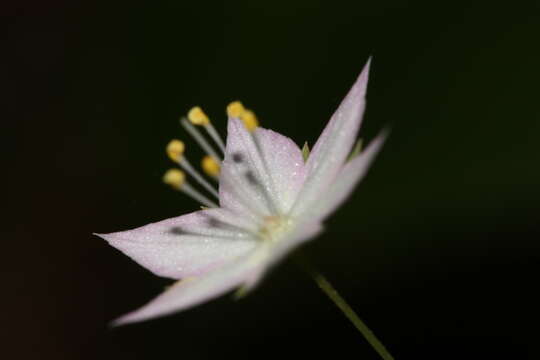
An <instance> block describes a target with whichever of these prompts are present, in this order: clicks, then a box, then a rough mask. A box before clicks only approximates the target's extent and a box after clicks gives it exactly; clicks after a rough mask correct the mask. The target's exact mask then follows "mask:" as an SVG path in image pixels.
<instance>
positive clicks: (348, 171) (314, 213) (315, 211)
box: [307, 131, 388, 221]
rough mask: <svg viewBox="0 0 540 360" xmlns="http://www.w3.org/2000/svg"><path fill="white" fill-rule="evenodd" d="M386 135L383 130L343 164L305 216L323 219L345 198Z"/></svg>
mask: <svg viewBox="0 0 540 360" xmlns="http://www.w3.org/2000/svg"><path fill="white" fill-rule="evenodd" d="M387 135H388V132H387V131H383V132H382V133H381V134H379V135H378V136H377V137H376V138H375V139H374V140H373V141H372V142H371V143H370V144H369V146H368V147H367V148H366V149H365V150H364V151H362V152H361V153H360V154H359V155H358V156H356V157H355V158H354V159H352V160H350V161H349V162H348V163H347V164H345V166H344V167H343V169H342V170H341V171H340V172H339V173H338V175H337V176H336V179H335V181H334V182H333V183H332V185H331V186H330V187H329V189H328V192H326V193H324V194H323V195H322V196H321V198H320V199H319V201H318V202H317V204H316V205H315V206H314V207H313V208H310V209H309V210H308V213H307V216H308V217H309V218H311V219H318V220H319V221H323V220H324V218H326V217H327V216H328V215H330V214H331V213H332V212H333V211H334V210H335V209H336V208H338V207H339V206H340V205H341V204H342V203H343V202H344V201H345V200H346V199H347V197H348V196H349V194H350V193H351V192H352V191H353V190H354V188H355V186H356V185H357V184H358V182H360V180H362V178H363V177H364V175H366V173H367V171H368V170H369V167H370V165H371V163H372V162H373V160H374V159H375V157H376V156H377V154H378V153H379V151H380V150H381V147H382V146H383V144H384V141H385V140H386V137H387Z"/></svg>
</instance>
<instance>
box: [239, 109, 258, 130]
mask: <svg viewBox="0 0 540 360" xmlns="http://www.w3.org/2000/svg"><path fill="white" fill-rule="evenodd" d="M240 120H242V122H243V123H244V125H245V127H246V129H248V131H253V130H255V129H256V128H257V126H259V120H257V117H256V116H255V113H254V112H253V111H251V110H245V111H244V112H243V113H242V115H240Z"/></svg>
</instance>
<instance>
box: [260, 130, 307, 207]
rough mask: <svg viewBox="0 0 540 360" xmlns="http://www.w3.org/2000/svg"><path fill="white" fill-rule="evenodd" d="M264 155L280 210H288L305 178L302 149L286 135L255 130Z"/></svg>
mask: <svg viewBox="0 0 540 360" xmlns="http://www.w3.org/2000/svg"><path fill="white" fill-rule="evenodd" d="M255 136H256V137H257V141H258V142H259V144H260V147H261V150H262V156H263V158H264V160H265V162H266V165H267V166H268V171H269V173H270V177H271V180H272V185H273V188H274V191H275V194H274V196H275V197H276V198H277V200H278V202H279V204H280V210H281V211H282V212H287V211H288V210H289V209H290V208H291V206H292V205H293V203H294V201H295V199H296V196H297V195H298V193H299V191H300V189H301V188H302V185H303V184H304V179H305V175H306V172H305V166H304V158H303V156H302V150H300V148H299V147H298V145H296V144H295V143H294V141H292V140H291V139H289V138H288V137H286V136H283V135H281V134H278V133H277V132H275V131H272V130H267V129H263V128H257V129H256V130H255Z"/></svg>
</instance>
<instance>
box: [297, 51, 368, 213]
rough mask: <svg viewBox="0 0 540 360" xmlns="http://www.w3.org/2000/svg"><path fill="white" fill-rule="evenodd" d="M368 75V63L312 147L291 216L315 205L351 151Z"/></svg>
mask: <svg viewBox="0 0 540 360" xmlns="http://www.w3.org/2000/svg"><path fill="white" fill-rule="evenodd" d="M368 73H369V61H368V63H367V64H366V66H365V67H364V69H363V70H362V73H361V74H360V76H359V77H358V79H357V80H356V83H355V84H354V85H353V87H352V88H351V90H350V91H349V93H348V94H347V96H346V97H345V99H344V100H343V101H342V103H341V104H340V106H339V108H338V109H337V111H336V112H335V113H334V115H332V118H331V119H330V121H329V122H328V124H327V125H326V127H325V129H324V131H323V132H322V134H321V136H320V137H319V139H318V140H317V142H316V143H315V145H314V146H313V150H312V151H311V154H310V155H309V158H308V161H307V163H306V168H307V169H306V171H307V178H306V181H305V185H304V188H303V189H302V191H301V192H300V194H299V195H298V198H297V199H296V203H295V204H294V206H293V210H292V214H293V215H295V216H298V215H300V214H302V213H304V212H305V211H306V210H307V209H309V208H311V207H312V206H314V204H315V202H316V201H317V199H318V197H319V196H320V194H321V193H323V192H324V191H326V190H327V188H328V186H329V185H330V183H331V182H332V181H333V180H334V179H335V177H336V175H337V173H338V172H339V170H340V169H341V167H342V166H343V163H344V162H345V160H346V158H347V156H348V154H349V152H350V151H351V148H352V146H353V144H354V142H355V140H356V136H357V133H358V129H359V128H360V123H361V121H362V115H363V114H364V109H365V104H366V102H365V93H366V87H367V82H368Z"/></svg>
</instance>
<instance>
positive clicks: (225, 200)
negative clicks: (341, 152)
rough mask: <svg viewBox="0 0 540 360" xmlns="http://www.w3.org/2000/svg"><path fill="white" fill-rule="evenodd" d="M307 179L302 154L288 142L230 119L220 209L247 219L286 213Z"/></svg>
mask: <svg viewBox="0 0 540 360" xmlns="http://www.w3.org/2000/svg"><path fill="white" fill-rule="evenodd" d="M304 177H305V170H304V162H303V159H302V152H301V150H300V149H299V148H298V146H297V145H296V144H295V143H294V142H293V141H292V140H290V139H289V138H287V137H285V136H282V135H280V134H278V133H276V132H273V131H270V130H266V129H261V128H257V129H256V130H255V132H253V133H250V132H248V131H247V130H246V128H245V127H244V125H243V123H242V122H241V121H240V120H238V119H236V118H231V119H229V125H228V134H227V148H226V151H225V159H224V161H223V164H222V173H221V175H220V189H219V191H220V205H221V206H222V207H224V208H227V209H230V210H232V211H235V212H237V213H240V214H246V216H255V217H259V218H261V217H264V216H268V215H271V214H275V213H276V212H281V213H283V212H285V211H287V210H288V209H289V208H290V207H291V205H292V204H293V202H294V200H295V198H296V195H297V194H298V192H299V190H300V188H301V186H302V184H303V181H304Z"/></svg>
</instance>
